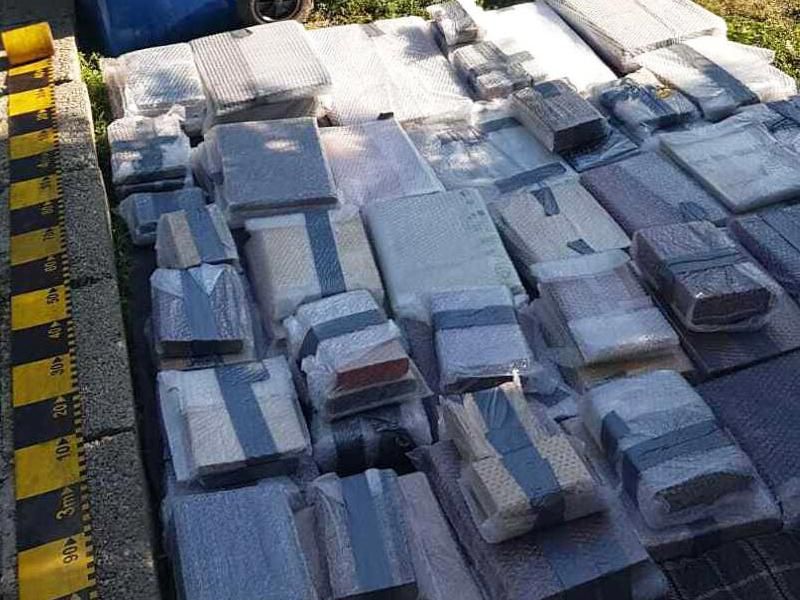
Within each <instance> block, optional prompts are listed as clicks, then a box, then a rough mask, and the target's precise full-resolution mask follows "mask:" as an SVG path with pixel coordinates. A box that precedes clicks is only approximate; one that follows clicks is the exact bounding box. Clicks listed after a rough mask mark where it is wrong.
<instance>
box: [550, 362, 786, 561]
mask: <svg viewBox="0 0 800 600" xmlns="http://www.w3.org/2000/svg"><path fill="white" fill-rule="evenodd" d="M672 373H674V372H672ZM676 376H677V375H676ZM648 391H649V390H648ZM657 393H660V390H658V392H657ZM637 401H638V398H637ZM667 406H669V405H667ZM709 412H710V411H709ZM561 427H562V428H563V429H564V430H565V431H566V432H567V433H568V434H569V435H571V436H573V439H575V440H577V441H578V442H579V446H578V447H579V448H580V449H581V453H582V456H583V457H584V458H585V460H586V461H587V463H588V464H589V466H590V467H591V469H592V472H593V473H594V474H595V475H596V476H597V478H598V479H599V485H603V486H604V487H606V488H612V489H615V490H618V493H619V496H618V498H619V501H620V503H621V504H622V506H623V508H624V509H625V512H626V513H627V515H628V518H629V519H630V522H631V524H632V525H633V528H634V530H635V531H636V535H637V536H638V538H639V541H641V543H642V545H643V546H644V547H645V549H646V550H647V553H648V554H649V555H650V557H651V558H652V559H653V560H656V561H659V562H661V561H665V560H670V559H674V558H676V557H679V556H694V555H697V554H699V553H700V552H704V551H706V550H708V549H710V548H715V547H716V546H719V545H720V544H723V543H725V542H727V541H732V540H737V539H740V538H745V537H750V536H754V535H762V534H766V533H772V532H775V531H778V530H779V529H780V528H781V527H782V525H783V523H782V521H781V514H780V510H779V509H778V505H777V504H776V503H775V500H774V498H773V497H772V494H771V493H770V492H769V490H768V489H767V487H766V486H765V485H764V483H763V481H761V479H760V478H759V477H758V476H754V479H753V484H752V486H751V487H750V489H749V490H746V491H745V492H744V493H741V492H740V493H737V494H736V495H735V498H736V500H735V502H729V503H728V505H727V506H724V510H721V509H720V507H719V506H718V505H719V504H720V503H719V502H718V503H717V505H715V507H714V510H713V514H712V515H711V516H709V517H706V518H704V519H700V520H697V521H692V522H690V523H686V524H676V525H671V526H669V527H659V528H653V527H651V526H650V525H648V524H647V522H646V521H645V519H644V517H643V516H642V512H641V511H640V510H639V507H638V506H637V505H636V503H635V502H634V500H633V499H632V498H631V497H630V496H629V495H628V494H627V493H625V491H624V490H623V489H621V486H620V479H619V476H618V474H617V473H616V472H615V469H616V464H614V465H613V466H612V465H611V464H609V460H608V458H607V457H606V455H605V454H604V453H603V451H602V450H601V449H600V448H599V447H598V445H597V444H596V443H595V441H594V439H593V438H592V436H591V434H590V433H589V432H588V431H587V430H586V427H584V425H583V422H582V420H581V419H579V418H578V419H576V418H573V419H569V420H566V421H562V423H561Z"/></svg>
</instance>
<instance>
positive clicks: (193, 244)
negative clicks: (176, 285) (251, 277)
mask: <svg viewBox="0 0 800 600" xmlns="http://www.w3.org/2000/svg"><path fill="white" fill-rule="evenodd" d="M156 259H157V263H158V266H159V267H160V268H162V269H188V268H190V267H198V266H200V264H201V263H207V264H212V265H215V264H221V263H228V264H232V265H238V264H239V251H238V250H237V249H236V243H235V242H234V241H233V236H232V235H231V230H230V229H228V224H227V222H226V221H225V215H223V214H222V211H221V210H220V209H219V207H218V206H217V205H216V204H209V205H208V206H201V207H200V208H196V209H189V210H179V211H175V212H169V213H166V214H164V215H162V216H161V218H160V220H159V221H158V227H157V229H156Z"/></svg>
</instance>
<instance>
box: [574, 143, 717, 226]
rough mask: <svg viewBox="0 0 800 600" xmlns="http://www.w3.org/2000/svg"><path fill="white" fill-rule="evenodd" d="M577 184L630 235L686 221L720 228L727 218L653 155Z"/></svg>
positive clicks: (630, 160) (599, 170) (603, 169)
mask: <svg viewBox="0 0 800 600" xmlns="http://www.w3.org/2000/svg"><path fill="white" fill-rule="evenodd" d="M581 183H582V184H583V186H584V187H585V188H586V189H587V190H589V191H590V192H591V193H592V195H593V196H594V197H595V198H597V200H598V201H599V202H600V204H602V205H603V207H604V208H605V209H606V210H607V211H608V213H609V214H610V215H611V216H612V217H613V218H614V220H615V221H616V222H617V223H619V224H620V225H621V226H622V228H623V229H624V230H625V232H626V233H627V234H628V235H633V234H634V233H636V231H638V230H639V229H645V228H647V227H655V226H657V225H672V224H673V223H687V222H690V221H702V220H707V221H711V222H712V223H715V224H722V223H724V222H725V219H726V218H727V217H728V214H729V213H728V211H727V210H726V209H725V208H724V207H723V206H722V205H721V204H720V203H719V202H717V200H716V199H715V198H714V197H713V196H712V195H711V194H710V193H708V192H707V191H706V190H705V189H703V187H702V186H700V185H699V184H698V183H696V182H695V181H694V180H693V179H692V178H691V177H690V176H689V175H688V174H686V173H685V172H684V171H683V170H681V169H680V167H678V166H676V165H675V164H673V163H672V162H671V161H670V160H669V159H668V158H665V157H664V156H662V155H660V154H658V153H655V152H643V153H642V154H639V155H638V156H633V157H631V158H627V159H625V160H623V161H620V162H616V163H613V164H610V165H605V166H603V167H599V168H597V169H592V170H591V171H587V172H585V173H583V174H581Z"/></svg>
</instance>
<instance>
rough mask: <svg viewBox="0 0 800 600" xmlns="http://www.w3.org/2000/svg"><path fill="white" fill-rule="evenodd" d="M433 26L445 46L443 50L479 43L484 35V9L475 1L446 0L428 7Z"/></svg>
mask: <svg viewBox="0 0 800 600" xmlns="http://www.w3.org/2000/svg"><path fill="white" fill-rule="evenodd" d="M426 10H427V11H428V15H430V17H431V20H432V21H433V26H434V27H435V29H436V32H437V34H438V35H439V36H441V39H442V40H443V41H444V44H441V46H442V50H443V51H445V50H447V49H448V48H453V47H456V46H460V45H462V44H472V43H475V42H479V41H480V40H481V39H482V38H483V35H484V33H485V32H484V27H483V22H484V20H485V18H486V17H485V16H484V12H483V9H481V7H480V6H478V5H477V4H476V3H475V0H445V2H442V3H441V4H432V5H431V6H429V7H427V9H426Z"/></svg>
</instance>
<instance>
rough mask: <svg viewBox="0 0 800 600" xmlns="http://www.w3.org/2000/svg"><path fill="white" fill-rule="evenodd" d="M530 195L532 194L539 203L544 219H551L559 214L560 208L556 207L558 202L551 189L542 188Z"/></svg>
mask: <svg viewBox="0 0 800 600" xmlns="http://www.w3.org/2000/svg"><path fill="white" fill-rule="evenodd" d="M531 194H533V195H534V196H535V197H536V200H538V201H539V204H541V205H542V209H543V210H544V216H545V217H553V216H555V215H560V214H561V208H560V207H559V206H558V200H556V196H555V194H553V190H552V189H550V188H549V187H543V188H542V189H540V190H534V191H533V192H531Z"/></svg>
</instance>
